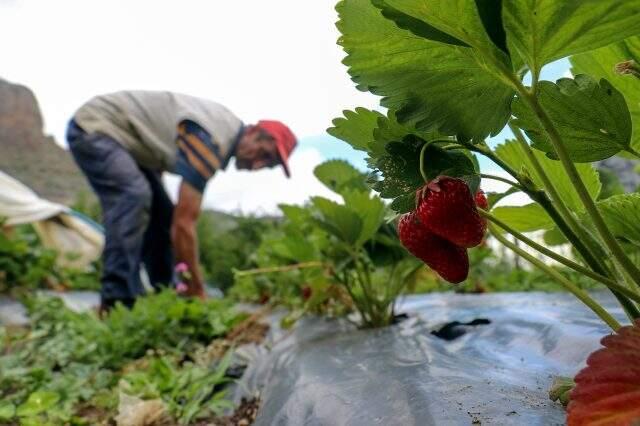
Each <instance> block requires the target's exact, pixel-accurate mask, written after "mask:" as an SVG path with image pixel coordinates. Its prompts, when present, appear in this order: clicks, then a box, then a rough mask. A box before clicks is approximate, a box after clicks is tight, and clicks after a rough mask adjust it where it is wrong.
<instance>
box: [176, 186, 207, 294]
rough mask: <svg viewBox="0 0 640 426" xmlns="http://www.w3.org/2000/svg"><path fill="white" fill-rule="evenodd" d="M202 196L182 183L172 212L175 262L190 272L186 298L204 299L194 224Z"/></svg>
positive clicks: (198, 213)
mask: <svg viewBox="0 0 640 426" xmlns="http://www.w3.org/2000/svg"><path fill="white" fill-rule="evenodd" d="M201 204H202V194H201V193H200V192H198V191H197V190H196V189H195V188H193V187H192V186H191V185H189V184H188V183H187V182H185V181H182V183H181V184H180V190H179V192H178V203H177V204H176V208H175V210H174V212H173V223H172V225H171V240H172V242H173V248H174V250H175V255H176V262H185V263H186V264H187V265H188V266H189V270H190V271H191V276H192V278H191V280H190V281H189V282H188V283H187V284H188V286H189V290H188V291H187V292H186V293H184V294H186V295H188V296H196V297H199V298H201V299H205V298H206V293H205V291H204V285H203V282H202V274H201V273H200V267H199V265H198V238H197V235H196V223H197V221H198V216H199V215H200V205H201Z"/></svg>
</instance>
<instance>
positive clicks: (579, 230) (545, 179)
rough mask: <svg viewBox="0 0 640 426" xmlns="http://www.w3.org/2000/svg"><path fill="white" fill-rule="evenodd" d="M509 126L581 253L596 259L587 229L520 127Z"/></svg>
mask: <svg viewBox="0 0 640 426" xmlns="http://www.w3.org/2000/svg"><path fill="white" fill-rule="evenodd" d="M509 128H510V129H511V131H512V132H513V134H514V135H515V137H516V140H517V141H518V143H519V144H520V147H521V148H522V150H523V151H524V153H525V155H526V156H527V158H528V159H529V161H530V162H531V164H532V165H533V168H534V169H535V171H536V173H537V174H538V176H539V177H540V179H541V180H542V184H543V186H544V188H545V190H546V191H547V192H548V193H549V195H550V196H551V200H552V201H553V203H554V204H553V206H554V207H555V208H556V209H557V210H558V213H559V214H560V215H561V216H562V217H563V218H564V220H565V221H566V222H567V227H568V228H570V229H571V230H572V231H573V234H575V235H576V237H577V239H579V241H580V244H581V246H583V247H584V249H583V250H580V253H581V254H582V253H586V252H587V251H588V252H589V258H590V259H594V260H596V259H597V257H596V256H595V252H594V250H593V246H592V245H591V244H590V241H591V239H592V237H591V236H590V235H589V234H588V233H587V231H586V230H585V229H584V227H583V226H582V225H581V224H580V223H579V222H578V221H577V220H576V218H575V217H574V215H573V214H572V213H571V211H569V209H568V208H567V206H566V205H565V203H564V201H563V200H562V197H561V196H560V194H559V193H558V191H557V190H556V187H555V185H554V184H553V182H551V179H549V176H548V175H547V173H546V172H545V170H544V168H543V167H542V165H541V164H540V162H539V161H538V159H537V158H536V156H535V155H534V154H533V151H532V150H531V147H530V146H529V144H528V143H527V140H526V139H525V138H524V135H523V134H522V132H521V131H520V129H519V128H517V127H516V126H514V125H513V124H512V123H509ZM574 245H575V244H574ZM583 257H584V254H583ZM596 261H597V260H596ZM597 262H598V263H599V265H600V269H602V271H603V272H604V273H605V274H606V275H610V274H611V273H610V271H608V268H607V267H606V266H605V265H604V264H603V263H602V262H600V261H597Z"/></svg>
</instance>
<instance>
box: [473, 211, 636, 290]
mask: <svg viewBox="0 0 640 426" xmlns="http://www.w3.org/2000/svg"><path fill="white" fill-rule="evenodd" d="M478 213H480V215H481V216H484V217H486V218H487V219H489V220H490V221H491V222H493V223H495V224H496V225H498V226H499V227H500V228H502V229H504V230H505V231H507V232H509V233H510V234H512V235H513V236H514V237H516V238H517V239H519V240H520V241H522V242H523V243H525V244H527V245H528V246H530V247H531V248H533V249H535V250H537V251H539V252H540V253H542V254H544V255H546V256H548V257H550V258H552V259H553V260H555V261H557V262H559V263H561V264H563V265H565V266H567V267H569V268H571V269H573V270H575V271H577V272H580V273H582V274H584V275H586V276H588V277H589V278H592V279H594V280H596V281H599V282H600V283H602V284H604V285H605V286H607V287H609V288H610V289H612V290H615V291H618V292H619V293H622V294H624V295H625V296H626V297H628V298H629V299H632V300H634V301H636V302H638V303H640V294H637V293H635V292H634V291H633V290H630V289H628V288H627V287H625V286H623V285H620V284H618V283H617V282H615V281H613V280H612V279H611V278H608V277H605V276H603V275H600V274H598V273H596V272H594V271H592V270H591V269H589V268H586V267H584V266H582V265H580V264H579V263H576V262H574V261H572V260H570V259H567V258H566V257H564V256H561V255H559V254H557V253H555V252H554V251H553V250H549V249H548V248H546V247H544V246H543V245H541V244H538V243H536V242H535V241H533V240H531V239H530V238H528V237H526V236H525V235H523V234H522V233H520V232H518V231H516V230H515V229H513V228H512V227H510V226H509V225H507V224H506V223H504V222H503V221H501V220H500V219H498V218H497V217H495V216H494V215H492V214H491V213H489V212H487V211H485V210H482V209H480V208H479V209H478Z"/></svg>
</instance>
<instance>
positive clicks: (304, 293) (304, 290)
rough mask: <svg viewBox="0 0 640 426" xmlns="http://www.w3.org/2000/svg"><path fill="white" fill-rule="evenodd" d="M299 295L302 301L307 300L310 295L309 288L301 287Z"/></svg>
mask: <svg viewBox="0 0 640 426" xmlns="http://www.w3.org/2000/svg"><path fill="white" fill-rule="evenodd" d="M300 293H301V296H302V300H305V301H306V300H309V299H310V298H311V294H312V290H311V287H309V286H308V285H305V286H304V287H302V291H301V292H300Z"/></svg>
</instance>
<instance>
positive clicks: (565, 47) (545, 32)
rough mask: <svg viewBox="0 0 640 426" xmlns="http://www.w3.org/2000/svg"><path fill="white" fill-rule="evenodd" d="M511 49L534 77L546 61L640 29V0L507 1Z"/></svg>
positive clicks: (505, 16)
mask: <svg viewBox="0 0 640 426" xmlns="http://www.w3.org/2000/svg"><path fill="white" fill-rule="evenodd" d="M502 9H503V13H502V15H503V20H504V27H505V30H506V33H507V42H508V46H509V51H511V52H513V53H517V54H518V55H519V56H521V57H522V58H523V59H524V61H525V62H526V64H527V65H528V66H529V69H531V70H532V71H533V73H534V74H535V75H539V74H540V69H541V68H542V66H543V65H544V64H548V63H550V62H553V61H554V60H556V59H560V58H564V57H565V56H569V55H574V54H576V53H581V52H585V51H588V50H592V49H595V48H598V47H602V46H606V45H608V44H610V43H614V42H617V41H620V40H622V39H625V38H627V37H630V36H632V35H634V34H638V33H640V19H638V15H640V1H639V0H620V1H603V0H562V1H558V0H508V1H503V2H502Z"/></svg>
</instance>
